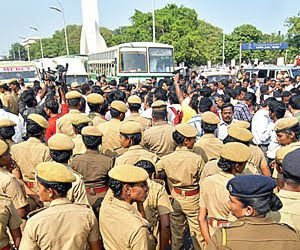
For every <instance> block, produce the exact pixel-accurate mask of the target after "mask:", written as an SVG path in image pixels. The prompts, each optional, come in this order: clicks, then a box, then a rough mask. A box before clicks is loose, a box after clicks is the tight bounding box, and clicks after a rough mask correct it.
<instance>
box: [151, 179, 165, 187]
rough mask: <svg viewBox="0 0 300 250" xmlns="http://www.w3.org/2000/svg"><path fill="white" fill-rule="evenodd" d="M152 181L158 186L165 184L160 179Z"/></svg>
mask: <svg viewBox="0 0 300 250" xmlns="http://www.w3.org/2000/svg"><path fill="white" fill-rule="evenodd" d="M153 181H155V182H156V183H158V184H160V185H163V186H164V185H165V182H164V181H163V180H161V179H153Z"/></svg>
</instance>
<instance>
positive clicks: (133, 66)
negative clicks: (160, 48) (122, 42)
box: [120, 48, 147, 73]
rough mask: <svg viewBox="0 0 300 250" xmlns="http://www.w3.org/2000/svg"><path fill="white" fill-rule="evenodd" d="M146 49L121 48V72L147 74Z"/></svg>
mask: <svg viewBox="0 0 300 250" xmlns="http://www.w3.org/2000/svg"><path fill="white" fill-rule="evenodd" d="M146 58H147V56H146V48H121V49H120V72H131V73H135V72H136V73H140V72H147V62H146Z"/></svg>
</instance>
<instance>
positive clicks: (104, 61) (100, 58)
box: [88, 42, 174, 84]
mask: <svg viewBox="0 0 300 250" xmlns="http://www.w3.org/2000/svg"><path fill="white" fill-rule="evenodd" d="M173 71H174V48H173V46H170V45H167V44H162V43H152V42H133V43H123V44H119V45H117V46H114V47H110V48H107V49H105V50H104V51H102V52H100V53H95V54H90V55H89V59H88V73H89V75H90V79H92V80H94V81H95V80H96V77H97V76H101V75H103V74H104V75H106V77H107V80H108V81H110V80H112V79H116V80H117V79H119V78H120V77H122V76H128V77H129V83H132V84H137V83H145V82H146V80H147V79H150V78H151V77H152V76H156V77H157V79H161V78H165V77H172V76H173V74H172V73H173Z"/></svg>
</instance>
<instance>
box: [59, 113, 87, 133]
mask: <svg viewBox="0 0 300 250" xmlns="http://www.w3.org/2000/svg"><path fill="white" fill-rule="evenodd" d="M78 114H81V113H80V111H79V110H77V109H70V111H69V113H67V114H65V115H63V116H62V117H60V118H58V119H57V120H56V133H62V134H65V135H67V136H69V137H70V138H71V139H72V138H74V137H75V133H74V130H73V125H72V120H71V118H72V117H73V116H74V115H78Z"/></svg>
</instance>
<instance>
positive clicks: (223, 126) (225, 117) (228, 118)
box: [217, 103, 237, 140]
mask: <svg viewBox="0 0 300 250" xmlns="http://www.w3.org/2000/svg"><path fill="white" fill-rule="evenodd" d="M233 110H234V107H233V105H232V104H231V103H224V104H223V105H222V107H221V118H222V119H221V121H220V123H219V125H218V129H217V137H218V138H219V139H220V140H224V139H225V138H226V137H227V135H228V132H227V128H228V126H229V125H230V124H232V123H234V122H236V121H237V120H236V119H233Z"/></svg>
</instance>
